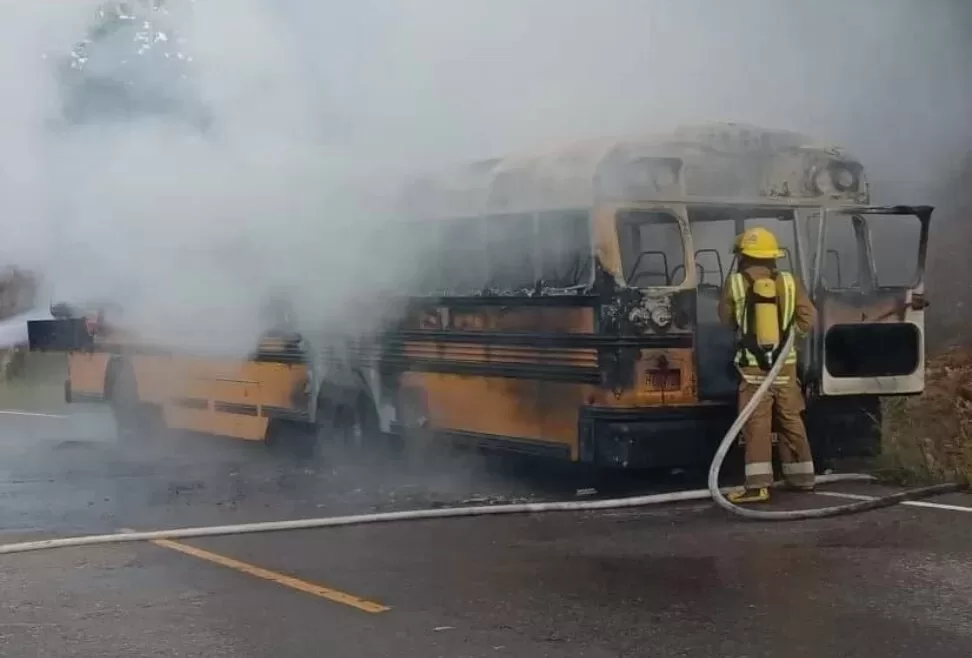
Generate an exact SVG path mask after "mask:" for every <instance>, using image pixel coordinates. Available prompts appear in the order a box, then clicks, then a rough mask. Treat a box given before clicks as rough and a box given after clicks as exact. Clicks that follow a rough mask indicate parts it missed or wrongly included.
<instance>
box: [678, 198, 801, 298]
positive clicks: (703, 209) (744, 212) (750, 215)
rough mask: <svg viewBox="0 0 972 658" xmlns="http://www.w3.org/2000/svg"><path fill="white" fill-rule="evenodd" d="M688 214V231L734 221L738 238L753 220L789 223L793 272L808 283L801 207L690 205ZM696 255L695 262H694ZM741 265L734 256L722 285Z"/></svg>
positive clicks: (735, 255) (737, 257)
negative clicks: (701, 226) (707, 225)
mask: <svg viewBox="0 0 972 658" xmlns="http://www.w3.org/2000/svg"><path fill="white" fill-rule="evenodd" d="M688 212H689V229H690V230H691V228H692V225H693V224H698V223H700V224H704V223H707V222H729V221H731V222H733V225H734V227H735V231H734V233H735V235H736V236H738V235H740V234H741V233H742V232H743V231H745V230H746V222H748V221H751V220H759V219H775V220H778V221H780V222H784V223H789V224H790V230H791V231H792V233H793V245H794V250H793V253H791V254H790V260H791V261H792V262H791V265H792V268H793V273H794V274H796V275H797V276H798V277H799V278H800V279H801V280H802V281H807V280H808V279H809V275H808V273H807V263H806V260H807V259H806V246H805V245H804V241H803V237H802V235H801V227H802V226H803V222H802V217H801V213H800V209H799V208H779V207H760V206H746V205H745V204H739V205H713V204H704V205H701V204H700V205H692V204H689V205H688ZM693 213H697V214H698V215H701V218H698V215H697V217H696V218H693ZM715 213H719V214H721V215H722V216H721V217H718V218H714V217H713V218H707V217H705V215H712V214H715ZM694 254H695V252H693V260H694V257H695V256H694ZM738 266H739V256H738V254H735V253H733V256H732V259H731V260H730V261H729V266H728V267H727V268H726V271H725V275H724V277H723V281H722V284H725V281H726V279H728V278H729V276H730V275H731V274H732V273H733V272H735V271H736V269H737V268H738Z"/></svg>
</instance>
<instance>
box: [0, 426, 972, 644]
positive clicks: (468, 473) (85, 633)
mask: <svg viewBox="0 0 972 658" xmlns="http://www.w3.org/2000/svg"><path fill="white" fill-rule="evenodd" d="M59 413H60V412H59ZM112 434H113V432H112V425H111V420H110V417H108V416H107V415H106V414H104V411H103V410H99V409H96V408H76V409H72V410H70V415H69V416H68V417H67V418H58V417H44V416H23V415H2V414H0V542H4V543H5V542H10V541H17V540H21V539H29V538H39V537H49V536H61V535H67V534H73V533H92V532H113V531H117V530H118V529H120V528H137V529H151V528H160V527H163V528H164V527H181V526H189V525H209V524H227V523H239V522H245V521H264V520H279V519H289V518H303V517H311V516H330V515H337V514H349V513H361V512H369V511H387V510H392V509H412V508H428V507H436V506H442V505H454V504H470V503H475V504H483V503H490V502H515V501H525V500H531V501H538V500H547V499H559V498H575V499H577V498H578V496H577V495H576V491H575V489H576V483H575V482H574V481H572V480H570V478H565V477H563V473H559V474H558V475H557V476H556V477H555V476H552V475H551V474H550V472H549V471H545V470H543V469H540V468H538V467H537V465H535V464H526V463H523V462H513V461H504V460H487V459H484V458H481V457H475V456H466V457H455V456H449V457H438V458H434V459H431V458H430V459H425V458H423V459H414V458H413V459H412V460H411V461H409V462H407V463H403V462H401V461H397V460H392V459H390V458H383V459H382V458H378V459H373V460H358V461H355V460H352V459H350V458H349V457H348V455H346V454H343V453H331V454H326V455H325V456H324V457H323V458H321V459H320V460H319V461H317V462H314V463H307V462H300V461H296V460H295V459H294V458H293V457H291V456H288V455H287V454H284V453H271V452H268V450H267V449H266V448H264V447H263V446H259V445H250V444H242V443H238V442H233V441H223V440H220V439H214V438H212V437H174V436H159V437H152V438H151V439H150V440H148V441H145V442H144V443H142V444H141V445H137V446H132V445H120V444H119V443H117V442H116V440H115V439H114V437H113V435H112ZM692 484H693V486H698V484H699V483H698V482H694V483H692ZM657 486H668V487H670V486H674V485H673V484H672V483H671V482H668V483H665V484H664V485H657ZM657 486H656V485H655V484H648V483H639V484H637V485H634V484H632V483H631V482H627V483H625V488H627V489H629V490H632V491H633V490H635V489H637V490H638V491H639V492H641V491H644V490H646V489H652V488H657ZM828 490H830V491H844V492H853V493H863V494H874V493H880V492H881V491H884V490H885V489H884V488H880V487H875V486H872V485H855V486H849V485H848V486H842V487H839V488H838V487H828ZM610 493H611V494H612V495H614V494H617V493H619V491H611V492H610ZM602 494H603V492H602ZM815 498H816V497H815ZM819 499H820V500H819V504H821V505H831V504H835V503H836V502H838V501H837V500H836V499H834V498H830V497H823V496H820V497H819ZM935 502H941V503H947V504H951V505H957V506H965V507H969V508H972V496H966V495H953V496H947V497H942V498H940V499H935ZM787 503H792V504H799V505H802V504H806V495H803V496H801V495H799V494H790V495H789V497H786V496H784V497H783V500H782V504H787ZM187 553H188V554H187ZM970 565H972V514H967V513H962V512H960V511H953V510H948V509H938V508H917V507H897V508H893V509H888V510H882V511H876V512H870V513H868V514H866V515H861V516H855V517H846V518H840V519H832V520H825V521H814V522H806V523H787V524H759V523H752V522H747V521H740V520H735V519H732V518H728V517H727V516H726V515H725V514H723V513H722V512H721V511H719V510H717V509H715V508H713V507H712V506H710V505H708V504H705V503H692V504H679V505H668V506H662V507H654V508H650V509H642V510H627V511H617V512H610V511H602V512H597V513H556V514H548V515H542V516H541V515H532V516H510V517H491V518H486V517H484V518H476V519H455V520H442V521H422V522H411V523H402V524H395V525H392V524H388V525H374V526H360V527H352V528H332V529H322V530H305V531H295V532H288V533H275V534H264V535H248V536H239V537H221V538H211V539H201V540H192V541H188V542H184V543H176V544H172V545H153V544H125V545H115V546H105V547H91V548H84V549H64V550H55V551H46V552H38V553H33V554H22V555H8V556H0V588H2V592H3V597H2V598H0V655H3V656H4V657H5V658H6V657H11V658H14V657H20V656H94V655H97V656H223V655H225V656H230V655H232V656H240V657H251V656H252V657H263V656H349V657H370V656H388V657H393V656H394V657H398V656H401V657H403V658H413V657H414V658H420V657H421V658H426V657H436V656H443V657H448V658H461V657H480V656H524V657H533V656H565V657H574V656H577V657H580V656H584V657H594V658H601V657H608V656H610V657H622V656H624V657H641V656H693V657H694V656H699V657H702V656H706V657H709V656H720V657H721V656H728V657H734V658H742V657H744V656H745V657H747V658H753V657H757V656H779V655H786V656H798V657H803V656H806V657H811V656H828V657H832V656H873V657H875V658H877V657H881V658H887V657H894V656H915V655H922V656H925V657H926V658H939V657H946V656H949V657H950V656H968V655H972V566H970Z"/></svg>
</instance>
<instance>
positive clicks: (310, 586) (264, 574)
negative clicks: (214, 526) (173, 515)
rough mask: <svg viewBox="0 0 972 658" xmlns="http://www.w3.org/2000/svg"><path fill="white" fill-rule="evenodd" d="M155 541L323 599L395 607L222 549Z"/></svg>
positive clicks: (375, 608)
mask: <svg viewBox="0 0 972 658" xmlns="http://www.w3.org/2000/svg"><path fill="white" fill-rule="evenodd" d="M152 543H153V544H155V545H156V546H161V547H163V548H168V549H171V550H173V551H178V552H180V553H184V554H185V555H191V556H192V557H196V558H199V559H200V560H205V561H207V562H212V563H213V564H218V565H220V566H223V567H227V568H229V569H234V570H236V571H239V572H241V573H245V574H247V575H250V576H255V577H257V578H262V579H263V580H269V581H271V582H274V583H277V584H278V585H283V586H284V587H289V588H291V589H295V590H297V591H300V592H305V593H307V594H313V595H314V596H319V597H321V598H322V599H327V600H328V601H333V602H335V603H342V604H344V605H348V606H351V607H352V608H357V609H358V610H361V611H363V612H370V613H372V614H378V613H380V612H387V611H389V610H391V608H389V607H388V606H385V605H382V604H380V603H375V602H374V601H369V600H367V599H362V598H360V597H357V596H354V595H353V594H348V593H346V592H341V591H339V590H336V589H331V588H330V587H324V586H323V585H316V584H314V583H309V582H307V581H306V580H301V579H299V578H294V577H293V576H287V575H285V574H282V573H278V572H276V571H270V570H269V569H264V568H263V567H258V566H256V565H253V564H248V563H246V562H242V561H240V560H236V559H233V558H231V557H226V556H225V555H220V554H219V553H213V552H211V551H206V550H203V549H201V548H196V547H195V546H189V545H188V544H183V543H182V542H178V541H172V540H170V539H156V540H154V541H152Z"/></svg>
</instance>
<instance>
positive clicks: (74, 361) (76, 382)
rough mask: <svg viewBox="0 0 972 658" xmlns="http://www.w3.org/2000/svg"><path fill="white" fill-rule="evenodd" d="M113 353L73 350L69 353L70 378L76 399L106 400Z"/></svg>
mask: <svg viewBox="0 0 972 658" xmlns="http://www.w3.org/2000/svg"><path fill="white" fill-rule="evenodd" d="M110 361H111V354H107V353H105V352H72V353H70V354H68V380H69V381H70V386H71V395H72V397H73V398H75V399H89V400H104V399H105V393H106V391H105V382H106V381H107V374H108V364H109V362H110Z"/></svg>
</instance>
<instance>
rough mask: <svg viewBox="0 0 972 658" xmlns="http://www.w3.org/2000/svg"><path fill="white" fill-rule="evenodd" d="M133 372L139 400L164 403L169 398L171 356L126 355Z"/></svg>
mask: <svg viewBox="0 0 972 658" xmlns="http://www.w3.org/2000/svg"><path fill="white" fill-rule="evenodd" d="M128 360H129V362H130V363H131V364H132V370H134V372H135V386H136V388H137V390H138V399H139V401H140V402H145V403H149V404H158V405H162V404H165V402H166V400H168V399H169V388H170V382H169V378H170V377H171V372H172V362H173V357H169V356H144V355H140V354H135V355H132V356H130V357H128Z"/></svg>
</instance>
